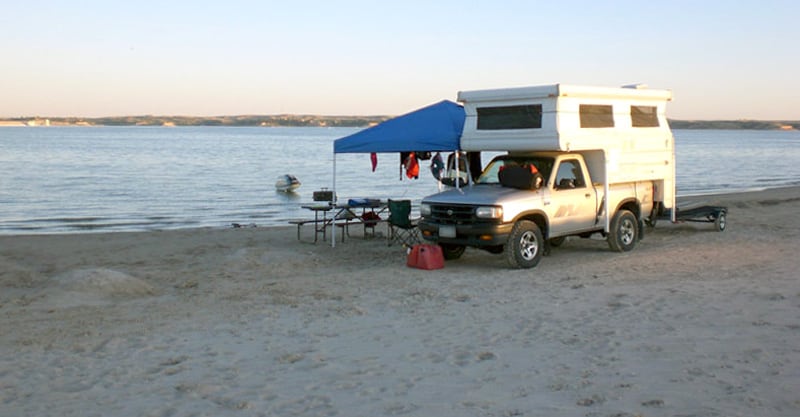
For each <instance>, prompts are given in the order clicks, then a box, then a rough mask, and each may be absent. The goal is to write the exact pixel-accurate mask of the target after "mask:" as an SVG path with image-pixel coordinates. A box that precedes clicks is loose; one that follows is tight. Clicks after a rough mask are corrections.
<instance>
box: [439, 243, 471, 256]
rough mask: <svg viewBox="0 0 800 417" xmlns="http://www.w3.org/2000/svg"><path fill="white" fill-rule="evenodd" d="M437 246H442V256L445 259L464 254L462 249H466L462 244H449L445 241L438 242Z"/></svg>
mask: <svg viewBox="0 0 800 417" xmlns="http://www.w3.org/2000/svg"><path fill="white" fill-rule="evenodd" d="M439 246H441V247H442V256H443V257H444V259H447V260H453V259H458V258H460V257H461V255H463V254H464V249H466V247H465V246H464V245H451V244H447V243H440V244H439Z"/></svg>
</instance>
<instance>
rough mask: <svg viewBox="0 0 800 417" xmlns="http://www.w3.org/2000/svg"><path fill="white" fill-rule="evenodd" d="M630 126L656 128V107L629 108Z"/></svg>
mask: <svg viewBox="0 0 800 417" xmlns="http://www.w3.org/2000/svg"><path fill="white" fill-rule="evenodd" d="M631 125H632V126H633V127H658V114H657V113H656V107H655V106H631Z"/></svg>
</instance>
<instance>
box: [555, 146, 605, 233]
mask: <svg viewBox="0 0 800 417" xmlns="http://www.w3.org/2000/svg"><path fill="white" fill-rule="evenodd" d="M553 172H554V173H555V180H554V182H553V192H552V193H551V194H550V206H551V208H550V213H551V214H550V234H552V235H556V236H558V235H562V234H567V233H572V232H579V231H583V230H588V229H591V228H593V227H594V226H595V222H596V218H597V215H596V213H595V211H596V209H597V199H596V197H595V191H594V188H593V187H592V186H591V185H590V184H588V181H587V178H586V176H585V175H584V170H583V165H582V164H581V162H580V161H579V160H577V159H564V160H562V161H561V162H560V163H559V165H558V167H556V169H555V170H553Z"/></svg>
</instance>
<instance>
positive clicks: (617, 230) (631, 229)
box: [608, 210, 639, 252]
mask: <svg viewBox="0 0 800 417" xmlns="http://www.w3.org/2000/svg"><path fill="white" fill-rule="evenodd" d="M638 240H639V222H638V221H637V220H636V216H634V215H633V213H631V212H630V211H628V210H620V211H618V212H617V214H615V215H614V218H613V219H611V230H610V231H609V233H608V246H609V247H610V248H611V250H613V251H615V252H628V251H630V250H631V249H633V248H634V246H636V242H637V241H638Z"/></svg>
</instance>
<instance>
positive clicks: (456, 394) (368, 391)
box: [0, 188, 800, 417]
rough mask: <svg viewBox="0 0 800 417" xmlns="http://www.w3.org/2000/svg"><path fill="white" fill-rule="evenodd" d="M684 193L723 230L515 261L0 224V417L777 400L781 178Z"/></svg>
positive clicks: (788, 300)
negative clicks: (718, 209) (426, 262)
mask: <svg viewBox="0 0 800 417" xmlns="http://www.w3.org/2000/svg"><path fill="white" fill-rule="evenodd" d="M698 200H700V201H704V202H708V203H714V204H722V205H726V206H728V208H729V213H728V227H727V230H726V231H724V232H717V231H716V230H715V228H714V226H713V225H712V224H708V223H681V224H668V223H666V222H659V224H658V225H657V226H656V227H655V228H654V229H648V230H647V233H646V236H645V238H644V240H642V241H641V242H640V244H639V246H638V247H637V248H636V250H634V251H632V252H630V253H614V252H611V251H610V250H609V249H608V246H607V245H606V243H605V242H604V241H602V240H598V239H579V238H570V239H569V240H567V242H566V243H565V244H564V245H563V246H562V247H559V248H554V249H553V251H552V253H551V254H550V255H549V256H547V257H545V258H544V259H543V260H542V262H541V263H540V264H539V266H538V267H536V268H534V269H530V270H512V269H509V268H508V267H507V266H506V264H505V261H504V259H503V257H502V256H499V255H492V254H489V253H487V252H483V251H478V250H469V249H468V250H467V252H466V253H465V255H464V256H463V258H462V259H460V260H457V261H449V262H447V263H446V265H445V268H444V269H440V270H434V271H425V270H419V269H413V268H408V267H407V266H406V265H405V260H406V253H405V250H404V249H403V248H402V247H398V246H387V245H386V243H385V241H384V240H382V239H363V238H360V237H356V236H354V237H352V238H351V239H349V240H347V241H346V242H345V243H343V244H337V246H336V247H335V248H331V247H330V246H329V245H326V244H322V243H318V244H313V243H308V242H305V241H303V242H298V240H297V239H296V229H295V228H294V227H292V226H288V225H287V227H279V228H266V227H244V228H229V229H195V230H180V231H157V232H142V233H107V234H71V235H46V236H0V416H394V415H408V416H501V417H507V416H609V417H610V416H704V417H705V416H726V417H729V416H761V417H767V416H798V415H800V279H798V270H800V256H798V249H797V247H798V243H800V219H799V218H800V216H798V213H800V188H788V189H776V190H767V191H759V192H751V193H741V194H731V195H719V196H706V197H702V198H698ZM380 231H382V232H383V233H384V234H385V229H381V228H379V232H380ZM303 233H304V236H303V237H304V240H309V239H310V234H311V231H310V228H308V227H307V228H305V229H304V230H303ZM358 234H359V231H358V230H354V235H358Z"/></svg>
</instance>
